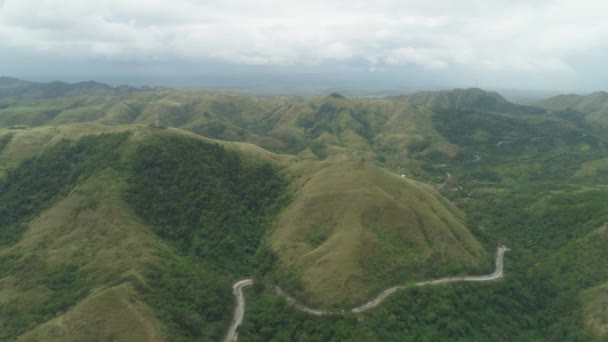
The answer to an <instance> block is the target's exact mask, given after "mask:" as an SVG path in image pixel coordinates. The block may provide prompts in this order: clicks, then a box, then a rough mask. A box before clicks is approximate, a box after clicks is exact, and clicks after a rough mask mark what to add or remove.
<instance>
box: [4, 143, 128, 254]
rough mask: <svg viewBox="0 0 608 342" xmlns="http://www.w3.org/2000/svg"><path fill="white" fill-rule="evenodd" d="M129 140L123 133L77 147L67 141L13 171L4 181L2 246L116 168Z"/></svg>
mask: <svg viewBox="0 0 608 342" xmlns="http://www.w3.org/2000/svg"><path fill="white" fill-rule="evenodd" d="M127 138H128V134H124V133H123V134H111V135H100V136H90V137H85V138H83V139H80V140H79V141H78V142H75V143H73V142H71V141H68V140H63V141H61V142H59V143H57V144H55V145H53V146H52V147H50V148H49V149H48V150H47V151H45V153H43V154H41V155H39V156H36V157H32V158H30V159H27V160H25V161H23V162H22V163H21V164H20V165H19V166H18V167H17V168H15V169H12V170H9V172H8V173H7V174H6V177H5V178H4V179H0V227H2V229H0V244H10V243H13V242H15V241H17V240H18V239H19V233H20V232H21V231H22V229H21V225H22V224H23V223H24V220H25V219H28V218H31V217H32V215H34V214H37V213H39V212H40V211H41V210H42V209H44V208H45V207H48V206H49V205H50V203H51V201H52V200H54V199H56V198H57V197H58V196H60V195H61V194H63V195H65V194H66V193H67V192H68V191H69V188H70V186H74V185H76V184H77V183H78V182H79V181H84V180H86V179H87V178H88V177H90V176H91V175H92V174H93V173H94V172H95V171H98V170H100V169H103V168H106V167H112V166H115V165H116V163H117V162H118V160H119V158H117V157H118V153H117V148H118V147H119V146H120V145H121V144H123V143H124V142H125V141H126V139H127Z"/></svg>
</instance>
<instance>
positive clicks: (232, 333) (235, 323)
mask: <svg viewBox="0 0 608 342" xmlns="http://www.w3.org/2000/svg"><path fill="white" fill-rule="evenodd" d="M251 284H253V279H242V280H239V281H237V282H236V283H234V285H232V292H233V293H234V296H235V297H236V306H235V307H234V316H233V318H232V324H231V325H230V329H229V330H228V334H226V339H224V341H225V342H233V341H236V339H237V336H238V333H237V331H236V330H237V329H238V327H239V326H240V325H241V323H243V316H245V295H243V288H244V287H247V286H249V285H251Z"/></svg>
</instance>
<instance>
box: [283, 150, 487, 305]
mask: <svg viewBox="0 0 608 342" xmlns="http://www.w3.org/2000/svg"><path fill="white" fill-rule="evenodd" d="M291 169H292V170H294V171H295V172H297V173H298V174H299V180H298V181H297V182H296V185H297V187H298V190H297V191H296V194H295V196H294V200H293V202H292V203H291V205H290V206H289V207H288V208H287V209H286V210H284V211H283V212H282V213H281V215H280V217H279V219H278V222H277V224H276V228H275V230H274V232H273V234H272V236H271V244H272V248H273V249H274V250H275V251H276V252H277V256H278V259H279V264H280V273H285V277H286V278H287V279H290V280H291V281H296V284H295V285H301V291H302V293H301V296H302V298H303V300H304V301H306V302H310V303H312V304H313V306H321V307H323V306H333V307H337V308H343V307H345V306H350V305H353V306H354V304H358V303H360V302H363V301H364V300H366V299H368V298H370V297H371V296H372V295H373V294H374V293H375V292H380V291H381V290H383V289H385V288H387V287H390V286H394V285H397V284H404V283H407V282H410V281H415V280H416V281H417V280H422V279H428V278H431V277H437V276H441V275H445V274H458V273H466V272H469V273H470V272H479V271H481V270H484V269H488V270H489V269H490V268H491V265H490V256H489V255H488V253H487V252H486V251H484V250H483V248H482V247H481V246H480V244H479V243H478V242H477V241H476V239H475V238H474V237H473V235H472V234H471V233H470V231H469V230H468V229H467V228H466V227H465V225H464V222H465V220H464V215H463V213H462V212H461V211H459V210H458V209H457V208H456V207H454V206H453V205H452V204H451V203H449V202H448V201H446V200H445V199H444V198H443V197H442V196H441V195H440V194H439V193H438V192H437V191H436V190H435V189H433V188H432V187H430V186H428V185H426V184H423V183H419V182H416V181H413V180H410V179H407V178H403V177H400V176H398V175H396V174H392V173H389V172H387V171H385V170H382V169H380V168H377V167H373V166H367V165H357V164H356V163H352V162H339V163H308V162H300V163H297V164H295V165H293V166H292V167H291ZM287 285H288V286H289V285H292V287H294V286H293V285H294V284H289V283H287ZM294 290H297V286H296V287H295V288H294ZM292 292H294V291H292ZM294 293H295V294H298V292H294Z"/></svg>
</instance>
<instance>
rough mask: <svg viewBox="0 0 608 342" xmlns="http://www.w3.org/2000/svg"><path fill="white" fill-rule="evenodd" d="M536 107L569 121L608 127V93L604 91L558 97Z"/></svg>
mask: <svg viewBox="0 0 608 342" xmlns="http://www.w3.org/2000/svg"><path fill="white" fill-rule="evenodd" d="M536 105H537V106H539V107H542V108H545V109H547V110H550V111H553V112H555V113H556V114H557V115H559V116H560V117H563V118H566V119H569V120H574V121H579V122H585V123H587V124H589V125H592V126H593V125H600V126H601V127H603V128H606V127H608V93H606V92H603V91H601V92H596V93H592V94H589V95H575V94H569V95H558V96H554V97H550V98H547V99H544V100H541V101H539V102H537V103H536Z"/></svg>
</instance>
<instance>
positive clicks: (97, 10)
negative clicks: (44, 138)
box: [0, 0, 608, 92]
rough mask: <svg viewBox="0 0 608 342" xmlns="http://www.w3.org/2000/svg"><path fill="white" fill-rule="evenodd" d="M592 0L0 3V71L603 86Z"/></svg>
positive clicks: (40, 76)
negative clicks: (507, 1) (532, 0)
mask: <svg viewBox="0 0 608 342" xmlns="http://www.w3.org/2000/svg"><path fill="white" fill-rule="evenodd" d="M607 10H608V3H605V2H601V1H577V2H575V1H564V0H562V1H559V0H543V1H536V2H534V3H529V2H526V1H519V0H518V1H511V2H509V3H504V2H501V1H485V2H479V1H473V0H467V1H460V2H458V3H454V2H450V1H435V2H432V3H429V2H428V1H416V0H414V1H391V0H386V1H374V2H372V1H365V0H362V1H356V2H352V1H336V2H332V3H331V4H327V3H325V2H323V1H320V0H313V1H307V2H294V1H282V2H276V1H270V0H261V1H257V2H255V4H253V3H250V2H247V1H242V0H229V1H215V0H212V1H205V3H204V4H203V3H199V2H196V1H191V0H174V1H172V2H170V3H167V2H162V1H143V0H128V1H127V0H124V1H118V0H107V1H101V2H95V3H89V2H82V1H76V0H45V1H33V0H18V1H17V0H0V51H2V54H0V75H6V76H13V77H19V78H23V79H28V80H34V81H50V80H62V81H83V80H89V79H94V80H98V81H102V82H107V83H110V84H119V83H128V84H153V85H169V86H201V87H213V86H215V87H244V88H247V87H277V86H287V87H328V88H332V87H333V88H345V89H361V90H370V91H373V90H380V89H436V88H451V87H475V86H479V87H482V88H485V89H506V88H514V89H531V90H555V91H568V92H571V91H576V92H590V91H595V90H605V89H607V88H608V87H606V81H608V71H606V69H605V68H602V64H603V62H604V60H605V59H606V57H607V56H606V55H607V53H606V51H608V50H607V49H606V41H607V40H606V38H607V36H608V23H607V22H606V21H605V15H604V14H605V13H606V11H607Z"/></svg>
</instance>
